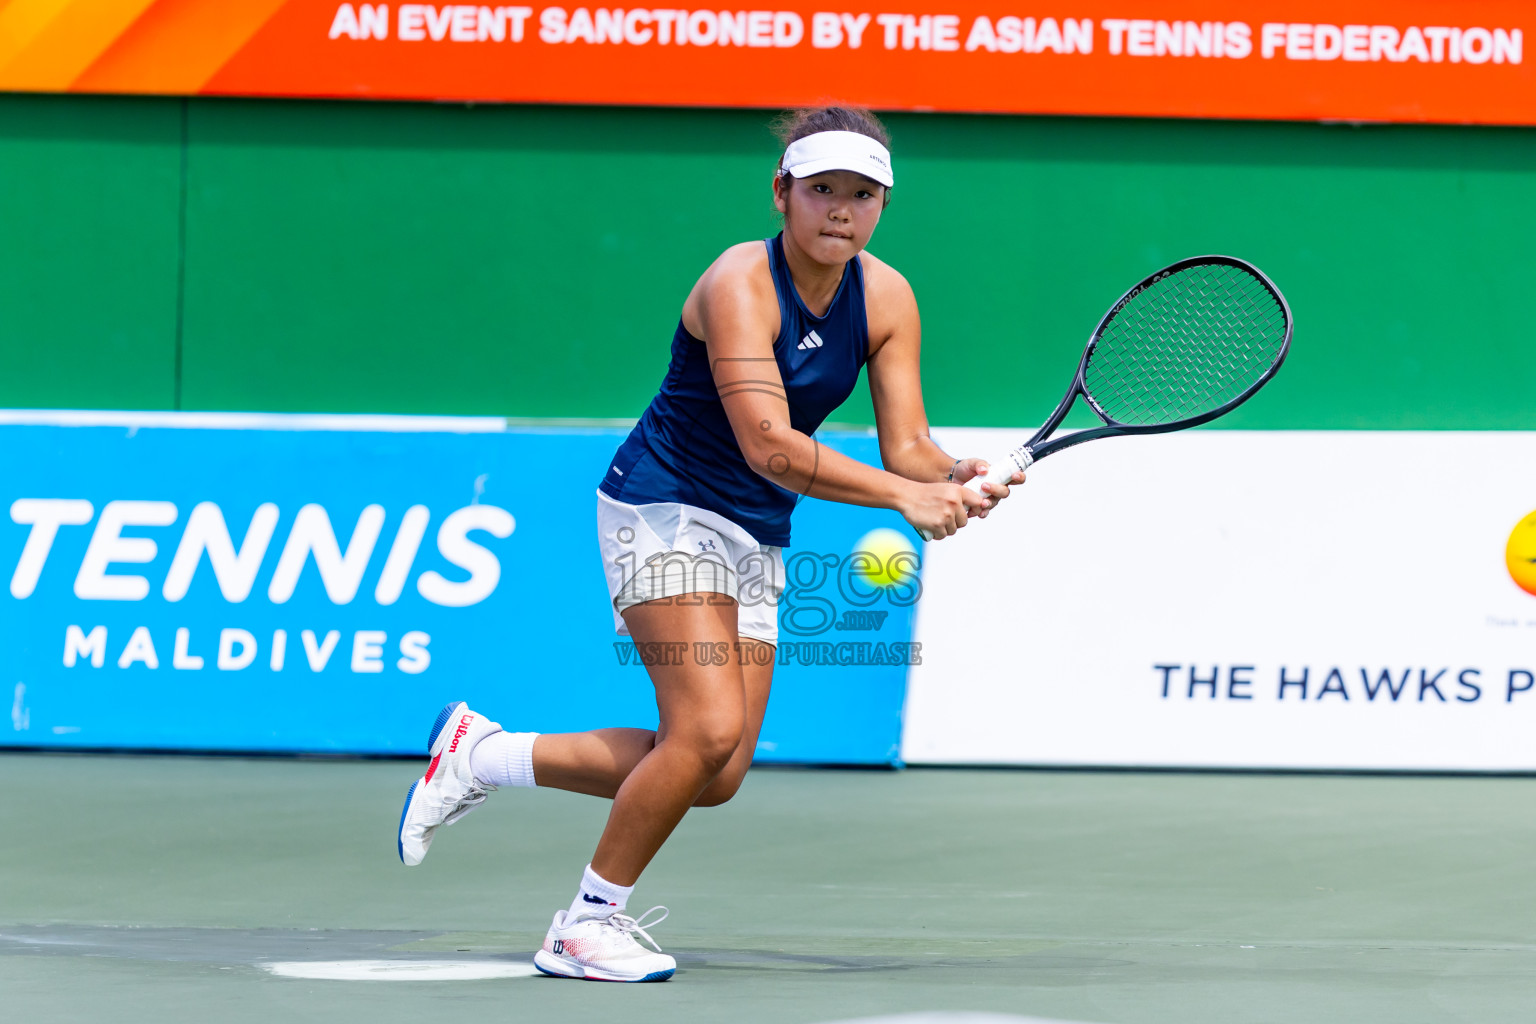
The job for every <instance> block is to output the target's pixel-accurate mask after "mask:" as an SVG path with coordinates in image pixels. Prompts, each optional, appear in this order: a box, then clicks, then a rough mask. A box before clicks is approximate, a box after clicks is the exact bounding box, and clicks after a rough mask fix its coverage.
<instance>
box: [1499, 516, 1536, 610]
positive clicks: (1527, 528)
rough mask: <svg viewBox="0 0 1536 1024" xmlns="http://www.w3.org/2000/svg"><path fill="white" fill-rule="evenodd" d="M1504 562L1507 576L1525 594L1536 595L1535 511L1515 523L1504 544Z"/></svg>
mask: <svg viewBox="0 0 1536 1024" xmlns="http://www.w3.org/2000/svg"><path fill="white" fill-rule="evenodd" d="M1504 564H1505V566H1507V567H1508V568H1509V578H1510V579H1512V580H1514V581H1515V585H1516V586H1518V587H1519V588H1520V589H1521V590H1523V591H1525V592H1526V593H1527V594H1533V595H1536V512H1532V513H1531V514H1530V515H1528V516H1526V517H1525V518H1524V519H1522V520H1520V521H1519V522H1518V523H1516V524H1515V528H1514V530H1513V531H1511V532H1510V535H1509V543H1508V544H1506V545H1504Z"/></svg>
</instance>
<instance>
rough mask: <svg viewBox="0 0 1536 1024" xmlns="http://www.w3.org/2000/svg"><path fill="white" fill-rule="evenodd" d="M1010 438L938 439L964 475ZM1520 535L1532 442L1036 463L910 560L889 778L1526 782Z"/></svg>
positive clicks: (1533, 636)
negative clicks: (898, 738)
mask: <svg viewBox="0 0 1536 1024" xmlns="http://www.w3.org/2000/svg"><path fill="white" fill-rule="evenodd" d="M1028 433H1029V432H1028V431H1020V430H980V429H949V430H942V431H935V434H936V436H937V439H938V440H939V442H940V443H941V444H942V445H943V446H944V448H945V450H946V451H951V452H954V453H955V454H956V455H982V456H990V455H994V454H996V453H1000V452H1002V451H1005V450H1007V449H1008V448H1010V447H1012V446H1014V445H1016V444H1018V443H1020V442H1021V441H1022V440H1024V439H1025V438H1027V436H1028ZM1533 511H1536V433H1463V432H1407V431H1404V432H1365V431H1360V432H1351V431H1338V432H1311V431H1295V432H1292V431H1286V432H1268V431H1265V432H1251V431H1220V430H1196V431H1187V432H1185V433H1182V434H1171V435H1164V436H1160V437H1146V438H1115V439H1110V440H1105V441H1096V442H1092V443H1090V444H1086V445H1084V446H1082V447H1080V448H1075V449H1072V450H1070V451H1067V452H1064V453H1061V454H1058V455H1055V456H1053V457H1051V458H1049V459H1046V460H1044V461H1043V462H1041V463H1040V464H1038V465H1037V466H1035V467H1034V468H1033V469H1032V470H1031V471H1030V474H1029V481H1028V483H1026V484H1025V485H1024V486H1023V487H1022V488H1020V489H1019V490H1017V491H1016V492H1015V495H1014V497H1012V498H1010V499H1009V500H1008V501H1007V502H1006V503H1005V504H1004V505H1003V506H1002V507H1001V508H999V509H998V510H997V511H996V512H995V513H994V514H992V515H990V516H989V517H988V518H987V519H986V520H984V521H976V520H973V521H972V522H971V523H970V524H969V525H968V526H967V527H966V528H965V529H964V530H962V531H961V532H960V533H959V534H957V535H956V536H955V537H954V538H952V539H949V540H945V541H941V542H939V543H930V544H929V545H927V550H926V551H925V553H924V570H923V573H924V578H923V587H924V594H923V599H922V601H921V602H920V603H919V606H918V619H917V624H916V635H915V639H916V640H917V641H919V642H921V644H922V650H923V661H922V664H921V665H918V666H914V667H913V668H912V670H911V675H910V678H909V689H908V695H907V707H906V724H905V734H904V738H903V744H902V756H903V758H904V760H906V761H907V762H909V763H913V764H924V763H927V764H1021V765H1106V766H1109V765H1119V766H1147V767H1151V766H1164V767H1237V768H1299V769H1311V768H1315V769H1387V770H1452V771H1455V770H1468V771H1536V519H1533V520H1532V521H1531V522H1529V523H1525V524H1524V525H1523V526H1522V523H1523V521H1525V520H1526V518H1527V516H1530V515H1531V514H1532V513H1533ZM1522 583H1523V586H1522ZM1526 587H1528V588H1530V592H1528V591H1527V589H1525V588H1526Z"/></svg>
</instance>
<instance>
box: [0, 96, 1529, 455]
mask: <svg viewBox="0 0 1536 1024" xmlns="http://www.w3.org/2000/svg"><path fill="white" fill-rule="evenodd" d="M767 120H768V115H767V114H765V113H762V112H757V111H708V110H704V111H679V110H644V109H633V110H631V109H606V108H558V107H498V106H489V107H487V106H480V107H466V106H462V105H453V106H449V105H430V104H370V103H294V102H267V101H230V100H196V101H183V100H176V99H165V100H141V99H122V98H113V97H106V98H91V97H50V96H0V406H13V407H73V408H117V409H167V408H182V409H201V410H210V409H211V410H271V411H338V412H347V411H359V412H407V413H473V414H497V415H508V416H581V417H633V416H635V415H637V414H638V413H639V411H640V409H641V408H643V406H644V404H645V402H646V401H647V400H648V399H649V398H650V395H651V394H652V392H653V391H654V388H655V386H656V384H657V383H658V382H659V380H660V378H661V374H662V371H663V369H664V367H665V362H666V352H667V344H668V341H669V339H670V336H671V331H672V328H673V326H674V325H675V322H676V317H677V312H678V308H679V306H680V304H681V302H682V299H683V297H684V296H685V295H686V293H687V290H688V288H689V286H690V285H691V284H692V282H693V280H694V279H695V277H696V276H697V275H698V274H699V272H700V271H702V270H703V268H704V267H705V266H706V265H707V264H708V262H709V261H710V260H711V259H712V258H713V257H714V256H715V255H716V254H717V253H718V252H719V251H720V250H721V249H723V248H724V247H725V246H727V245H729V244H731V243H733V242H737V241H741V240H743V239H747V238H753V237H761V236H764V235H766V234H770V233H772V231H774V230H775V222H774V219H773V214H772V208H771V205H770V202H769V192H768V183H769V177H770V174H771V172H772V168H773V163H774V160H775V158H776V156H777V149H776V146H775V143H774V141H773V138H772V136H771V135H770V134H769V132H768V131H767V128H766V122H767ZM887 120H888V123H889V125H890V127H891V130H892V135H893V137H894V140H895V142H894V147H893V149H894V153H895V156H896V163H897V171H898V176H899V181H900V184H899V185H898V187H897V189H896V192H895V198H894V201H893V202H892V204H891V207H890V209H889V210H888V211H887V213H886V216H885V220H884V222H883V223H882V225H881V227H880V230H879V232H878V234H877V235H876V237H875V241H874V244H873V245H872V246H871V248H872V250H873V251H874V252H876V253H877V254H879V255H880V256H881V257H883V258H884V259H886V260H888V261H890V262H891V263H893V264H894V265H895V266H896V267H897V268H898V269H900V270H902V271H903V272H904V273H905V274H906V275H907V276H908V278H909V279H910V280H911V281H912V284H913V286H914V287H915V288H916V290H917V294H918V299H919V302H920V303H921V305H922V310H923V320H924V325H925V353H924V374H925V381H926V394H927V396H928V407H929V415H930V418H931V419H932V420H933V422H935V423H943V424H1010V425H1018V424H1027V423H1032V422H1037V421H1038V420H1039V419H1040V418H1042V417H1043V415H1044V414H1045V413H1046V412H1047V411H1048V410H1049V409H1050V407H1051V406H1052V405H1053V404H1054V402H1055V399H1056V398H1057V397H1058V396H1059V394H1060V392H1061V389H1062V388H1063V386H1064V385H1065V383H1066V380H1067V378H1068V377H1069V375H1070V372H1071V369H1072V366H1073V365H1074V362H1075V360H1076V358H1077V353H1078V351H1079V349H1080V346H1081V343H1082V341H1083V340H1084V338H1086V336H1087V334H1088V332H1089V330H1090V329H1091V327H1092V326H1093V324H1094V322H1095V321H1096V319H1097V318H1098V316H1099V315H1100V314H1101V313H1102V311H1103V309H1104V307H1105V306H1106V305H1107V304H1108V303H1109V302H1110V301H1111V300H1112V299H1114V298H1115V297H1116V296H1117V295H1118V294H1119V292H1120V291H1121V290H1122V289H1123V288H1125V287H1126V286H1128V285H1129V284H1130V283H1132V282H1133V281H1134V280H1136V279H1137V278H1138V277H1140V276H1141V275H1143V274H1145V273H1146V272H1148V271H1150V270H1152V269H1155V268H1156V267H1158V266H1160V265H1162V264H1164V263H1167V262H1170V261H1171V260H1173V259H1176V258H1178V257H1181V256H1186V255H1191V254H1194V253H1200V252H1213V251H1214V252H1230V253H1234V254H1237V255H1241V256H1244V257H1246V258H1248V259H1251V260H1253V261H1254V262H1256V263H1257V264H1259V265H1260V266H1261V267H1263V268H1264V269H1265V270H1266V271H1267V272H1268V273H1269V274H1270V275H1271V276H1272V277H1273V278H1274V279H1275V281H1276V282H1277V283H1278V284H1279V285H1280V286H1281V288H1282V289H1283V290H1284V291H1285V292H1286V295H1287V297H1288V298H1289V299H1290V302H1291V305H1292V308H1293V310H1294V312H1295V314H1296V319H1297V332H1296V340H1295V345H1294V349H1293V353H1292V356H1291V360H1290V361H1289V362H1288V364H1287V366H1286V368H1285V370H1284V372H1282V373H1281V375H1280V377H1279V378H1278V379H1277V380H1276V382H1275V384H1274V385H1272V387H1271V388H1270V389H1268V390H1267V391H1266V392H1265V393H1264V395H1262V396H1261V397H1260V398H1259V399H1257V400H1255V401H1254V402H1253V403H1251V404H1250V405H1249V406H1248V407H1246V408H1245V409H1243V410H1241V411H1240V412H1239V413H1237V414H1235V415H1234V416H1232V417H1229V418H1228V419H1226V420H1224V421H1223V423H1224V425H1226V426H1231V427H1250V428H1253V427H1259V428H1280V427H1290V428H1408V427H1427V428H1464V429H1504V428H1526V427H1530V426H1533V425H1536V400H1533V399H1536V344H1533V342H1536V338H1533V336H1532V332H1531V330H1530V329H1529V327H1528V326H1527V325H1528V323H1529V322H1530V321H1529V320H1528V318H1527V317H1528V309H1529V307H1530V306H1531V301H1530V295H1531V293H1532V289H1531V287H1530V285H1529V283H1528V280H1529V278H1530V276H1531V270H1532V266H1533V259H1532V254H1531V249H1532V240H1533V239H1536V175H1533V171H1536V131H1530V130H1522V129H1481V128H1462V127H1414V126H1369V127H1351V126H1344V125H1312V124H1263V123H1252V124H1250V123H1234V122H1200V121H1150V120H1117V119H1096V120H1094V119H1063V118H1018V117H958V116H935V115H892V116H890V117H889V118H888V119H887ZM988 367H991V368H993V369H994V370H995V369H997V368H1017V369H1018V370H1019V371H1020V373H1021V379H1020V380H1019V381H1018V382H1017V383H1016V384H1015V385H1013V386H1011V387H1010V388H1009V389H1008V391H1007V393H1005V394H1000V395H997V396H994V397H990V398H987V399H985V400H980V399H977V398H975V397H974V395H975V392H974V383H973V382H974V380H975V379H977V378H979V377H980V376H982V375H983V374H984V373H985V372H986V369H987V368H988ZM869 417H870V410H869V404H868V400H867V398H866V397H862V393H861V394H860V396H856V398H855V399H854V400H852V401H850V403H849V405H848V406H846V407H845V408H844V409H843V410H842V411H841V413H839V414H838V416H837V417H836V418H837V419H840V420H842V421H844V422H868V421H869Z"/></svg>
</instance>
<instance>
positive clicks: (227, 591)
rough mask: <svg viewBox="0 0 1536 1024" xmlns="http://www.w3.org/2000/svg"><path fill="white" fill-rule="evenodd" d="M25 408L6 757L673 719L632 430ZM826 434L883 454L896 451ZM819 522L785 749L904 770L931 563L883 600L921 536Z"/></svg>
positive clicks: (265, 747)
mask: <svg viewBox="0 0 1536 1024" xmlns="http://www.w3.org/2000/svg"><path fill="white" fill-rule="evenodd" d="M18 418H19V417H18V416H17V415H16V414H11V416H10V420H11V422H8V423H3V424H0V509H3V510H4V512H5V514H4V515H0V567H3V568H4V569H5V570H6V572H5V573H4V574H3V575H8V576H9V586H8V587H6V588H5V590H4V592H3V593H0V673H3V675H0V682H3V683H4V684H6V689H7V690H8V691H10V695H11V697H12V704H11V714H10V722H9V729H8V730H7V729H6V728H5V723H4V720H3V719H0V745H6V746H20V747H50V748H103V747H115V748H132V749H198V750H227V751H333V752H354V753H370V754H383V753H390V754H393V753H412V752H420V751H421V750H422V744H423V742H424V740H425V736H426V731H427V728H428V726H429V725H430V723H431V721H432V719H433V717H434V715H435V713H436V711H437V709H438V707H439V706H440V705H441V704H442V703H444V702H445V701H447V700H449V699H464V700H468V701H470V702H471V703H472V705H473V706H475V707H476V708H477V709H479V710H482V711H484V712H485V713H486V714H488V715H490V716H492V717H494V718H496V719H497V720H498V721H500V722H501V723H502V724H503V725H504V726H506V727H507V728H509V729H516V730H531V731H538V732H560V731H571V730H582V729H590V728H595V727H601V726H612V725H632V726H641V727H646V726H654V724H655V721H656V711H655V703H654V699H653V695H652V691H651V687H650V685H649V682H648V679H647V676H646V671H645V668H644V665H643V664H642V662H643V661H644V660H645V659H644V658H642V657H641V654H642V652H639V651H637V650H636V649H635V647H634V645H633V644H632V643H631V642H630V641H629V640H628V638H620V637H617V636H615V635H614V632H613V621H612V611H611V608H610V605H609V600H608V595H607V589H606V585H605V582H604V577H603V567H602V565H601V563H600V561H599V558H600V556H599V554H598V549H597V539H596V536H595V531H596V516H595V505H596V497H595V495H594V494H593V488H595V484H596V482H597V481H598V480H599V479H601V476H602V474H603V472H604V471H605V469H606V466H607V461H608V459H609V457H610V456H611V454H612V452H613V450H614V448H615V447H616V446H617V444H618V443H619V441H620V440H621V438H622V437H623V435H624V431H623V430H622V429H618V428H563V429H556V428H539V427H529V428H516V429H514V428H505V427H501V426H500V425H499V423H497V421H490V422H491V423H493V424H497V425H496V427H495V428H494V429H491V430H485V429H484V428H485V425H486V422H487V421H484V420H475V421H465V422H464V423H463V424H458V425H456V424H455V422H454V421H448V422H447V423H443V422H441V421H438V422H437V423H436V424H434V425H435V426H437V427H439V428H441V427H447V428H448V429H433V430H421V429H415V428H413V427H412V426H411V424H410V422H409V421H407V423H406V424H405V426H404V429H325V430H312V429H271V427H273V426H274V425H276V426H279V427H281V426H284V425H291V424H285V422H284V421H283V419H282V418H278V417H270V418H257V419H252V418H251V417H244V418H228V419H227V420H224V421H220V420H218V418H210V417H201V418H197V417H184V418H180V419H178V418H174V417H166V416H163V415H162V416H156V417H141V418H139V419H138V420H135V419H134V417H132V416H131V415H123V416H120V417H119V422H117V423H115V424H112V423H108V422H105V421H103V419H102V417H99V416H98V417H95V419H94V422H97V423H100V424H101V425H64V424H63V423H61V422H58V421H57V420H56V421H55V422H51V423H50V422H32V423H27V422H16V420H17V419H18ZM107 419H108V420H110V417H108V418H107ZM86 422H92V420H89V419H87V420H86ZM234 423H244V424H247V425H250V424H256V425H258V426H257V428H254V429H253V428H249V427H248V428H247V429H226V428H225V427H227V426H228V425H230V424H234ZM185 424H194V425H193V426H186V425H185ZM196 424H202V425H201V426H199V425H196ZM329 425H330V426H336V425H337V424H336V423H335V422H331V423H330V424H329ZM341 425H342V426H345V425H347V424H346V421H345V420H343V421H342V423H341ZM361 425H362V426H368V425H369V423H366V422H365V423H362V424H361ZM374 425H377V424H374ZM391 426H392V427H395V428H398V427H400V424H399V423H394V424H391ZM417 426H418V427H419V426H420V424H418V425H417ZM463 431H469V432H463ZM476 431H478V432H476ZM824 440H825V441H826V443H828V444H829V445H830V446H832V447H834V448H836V449H837V450H839V451H842V452H844V453H845V454H847V455H850V456H852V457H854V458H859V459H863V460H865V461H870V462H875V463H878V452H877V449H876V443H875V440H874V438H872V437H868V436H863V435H839V434H835V433H834V434H829V435H827V436H826V437H825V438H824ZM572 480H575V481H580V482H581V485H580V486H573V485H571V484H570V483H568V482H567V483H561V482H560V481H572ZM587 481H590V482H591V484H592V488H589V487H588V486H587V485H586V482H587ZM872 530H878V531H881V532H879V533H877V534H875V535H874V539H875V541H879V542H880V543H872V542H871V541H870V540H868V539H867V538H869V536H870V531H872ZM892 530H894V531H897V532H898V533H899V534H900V535H901V536H899V537H893V534H891V533H890V532H888V531H892ZM794 533H795V546H794V547H793V548H791V549H789V550H788V551H786V553H785V555H786V562H787V577H788V579H787V580H786V584H787V589H786V592H785V595H784V598H783V599H782V602H781V605H780V621H781V631H782V635H781V643H780V646H779V648H778V651H777V656H776V657H777V667H776V669H775V678H774V690H773V697H772V700H771V702H770V707H769V711H768V717H767V721H766V723H765V725H764V729H763V733H762V739H761V742H760V744H759V748H758V758H759V760H761V761H778V762H800V763H866V764H868V763H873V764H878V763H895V762H896V760H897V757H898V749H899V742H900V731H901V714H902V705H903V700H904V697H905V690H906V674H907V666H908V664H909V663H910V662H912V661H913V660H914V659H917V658H919V657H920V651H918V650H917V649H915V648H914V647H913V646H912V644H911V642H910V641H911V634H912V605H913V603H914V602H915V600H916V597H917V593H918V590H919V587H920V583H919V581H918V579H917V578H916V575H915V569H916V556H915V555H908V556H906V558H907V562H906V565H908V566H910V567H911V568H912V570H913V573H912V575H910V576H908V577H906V578H904V579H902V580H900V581H899V582H897V583H896V584H894V585H884V586H882V585H880V584H881V583H889V581H887V580H882V579H880V578H878V574H879V571H880V566H879V565H878V564H876V565H875V568H874V570H873V571H872V570H871V568H870V565H871V556H869V555H856V554H855V551H856V549H859V548H860V547H861V546H862V547H863V548H868V549H871V550H874V549H880V550H881V551H884V552H886V556H888V555H889V552H890V550H893V548H892V545H893V544H894V545H895V547H896V548H901V549H903V550H910V549H911V548H912V547H913V545H911V543H910V540H909V538H911V537H912V535H911V532H910V531H909V530H908V529H907V528H906V526H905V525H904V524H903V523H902V521H901V520H900V518H899V517H898V516H896V515H895V514H894V513H890V512H883V511H876V510H870V509H861V508H853V507H850V506H841V505H834V504H829V503H825V502H820V501H815V500H809V499H807V500H806V501H804V502H802V507H801V508H799V509H798V510H797V512H796V516H795V526H794ZM886 556H876V557H886ZM651 653H652V654H654V652H651ZM664 656H677V657H708V656H713V652H692V651H689V652H681V651H679V652H669V654H668V655H664Z"/></svg>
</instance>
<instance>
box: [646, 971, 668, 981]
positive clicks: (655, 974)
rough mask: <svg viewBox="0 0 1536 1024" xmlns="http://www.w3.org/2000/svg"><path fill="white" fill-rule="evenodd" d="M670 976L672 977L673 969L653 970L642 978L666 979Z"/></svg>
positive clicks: (651, 979)
mask: <svg viewBox="0 0 1536 1024" xmlns="http://www.w3.org/2000/svg"><path fill="white" fill-rule="evenodd" d="M670 977H672V972H671V971H652V972H651V973H650V974H647V975H646V976H645V977H643V978H641V979H640V980H641V981H666V980H667V979H668V978H670Z"/></svg>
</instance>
